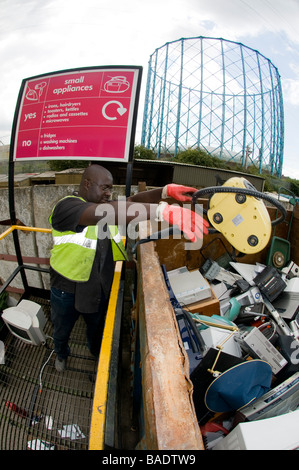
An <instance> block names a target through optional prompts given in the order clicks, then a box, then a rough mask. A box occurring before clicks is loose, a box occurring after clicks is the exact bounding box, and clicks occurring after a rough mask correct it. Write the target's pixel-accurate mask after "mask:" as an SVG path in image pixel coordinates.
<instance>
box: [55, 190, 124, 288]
mask: <svg viewBox="0 0 299 470" xmlns="http://www.w3.org/2000/svg"><path fill="white" fill-rule="evenodd" d="M66 197H77V196H66ZM79 199H81V200H83V201H84V199H82V198H79ZM84 202H85V201H84ZM54 209H55V207H54ZM54 209H53V211H52V214H53V212H54ZM52 214H51V215H50V217H49V221H50V223H51V222H52ZM109 231H110V234H111V245H112V253H113V259H114V261H118V260H128V256H127V253H126V250H125V246H124V244H123V242H122V239H121V237H120V235H119V233H118V229H117V227H116V226H109ZM97 234H98V227H97V226H88V227H85V229H84V230H83V231H82V232H78V233H77V232H72V231H65V232H59V231H57V230H55V229H53V228H52V235H53V242H54V246H53V248H52V250H51V257H50V265H51V267H52V268H53V269H54V270H55V271H57V272H58V273H59V274H61V275H62V276H64V277H66V278H67V279H70V280H72V281H75V282H86V281H88V279H89V277H90V273H91V269H92V265H93V262H94V258H95V253H96V246H97Z"/></svg>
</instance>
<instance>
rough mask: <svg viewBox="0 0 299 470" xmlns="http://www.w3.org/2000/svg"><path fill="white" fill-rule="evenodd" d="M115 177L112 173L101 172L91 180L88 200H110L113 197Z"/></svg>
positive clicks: (97, 202) (97, 201)
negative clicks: (113, 177)
mask: <svg viewBox="0 0 299 470" xmlns="http://www.w3.org/2000/svg"><path fill="white" fill-rule="evenodd" d="M112 188H113V179H112V176H111V175H110V173H108V172H107V173H106V172H105V173H101V174H100V175H98V176H94V177H93V178H92V179H91V180H89V187H88V197H87V200H88V202H94V203H96V204H100V203H104V202H108V201H109V200H110V198H111V192H112Z"/></svg>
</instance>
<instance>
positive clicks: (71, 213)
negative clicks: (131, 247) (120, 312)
mask: <svg viewBox="0 0 299 470" xmlns="http://www.w3.org/2000/svg"><path fill="white" fill-rule="evenodd" d="M90 204H91V203H89V202H84V201H82V200H81V199H79V198H74V197H70V198H65V199H63V200H61V201H59V202H58V204H57V205H56V207H55V209H54V212H53V216H52V226H53V228H54V229H55V230H58V231H60V232H64V231H67V230H71V231H72V232H80V231H82V230H83V229H84V228H85V227H84V226H82V225H79V220H80V217H81V214H82V212H83V211H84V210H85V209H86V207H87V205H90ZM100 238H101V237H99V238H98V242H97V248H96V255H95V259H94V263H93V266H92V271H91V274H90V278H89V280H88V281H87V282H74V281H70V280H69V279H67V278H65V277H64V276H61V275H60V274H59V273H58V272H57V271H54V269H53V268H50V276H51V287H55V288H57V289H60V290H62V291H65V292H69V293H72V294H75V307H76V309H77V310H78V311H79V312H81V313H94V312H97V310H98V306H99V303H100V300H101V296H102V295H104V296H105V298H106V299H108V298H109V294H110V289H111V284H112V279H113V273H114V262H113V255H112V248H111V240H110V239H109V238H108V237H105V238H104V239H103V240H101V239H100Z"/></svg>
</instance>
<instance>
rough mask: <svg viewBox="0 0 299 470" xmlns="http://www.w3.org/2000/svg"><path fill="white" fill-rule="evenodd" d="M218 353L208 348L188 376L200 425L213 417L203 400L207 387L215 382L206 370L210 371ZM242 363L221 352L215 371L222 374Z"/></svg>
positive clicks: (234, 357) (239, 359)
mask: <svg viewBox="0 0 299 470" xmlns="http://www.w3.org/2000/svg"><path fill="white" fill-rule="evenodd" d="M218 352H219V351H218V350H217V349H214V348H210V349H209V350H208V352H207V353H206V354H205V356H204V357H203V359H202V361H201V362H200V364H199V365H198V366H197V367H196V369H194V371H193V372H192V373H191V375H190V379H191V381H192V383H193V387H194V388H193V402H194V407H195V412H196V416H197V420H198V423H199V424H200V425H203V424H205V423H206V422H207V421H208V420H209V419H210V418H211V417H212V416H213V415H214V413H213V412H211V411H210V410H209V409H208V408H207V407H206V405H205V401H204V398H205V394H206V391H207V389H208V387H209V386H210V384H211V383H212V382H213V380H215V377H213V375H212V374H211V373H210V372H208V369H211V367H212V366H213V364H214V362H215V359H216V356H217V354H218ZM242 362H244V360H243V359H241V358H239V357H236V356H232V355H231V354H227V353H225V352H223V351H222V352H221V354H220V355H219V358H218V360H217V364H216V370H217V371H219V372H224V371H226V370H228V369H229V368H231V367H233V366H236V365H238V364H241V363H242Z"/></svg>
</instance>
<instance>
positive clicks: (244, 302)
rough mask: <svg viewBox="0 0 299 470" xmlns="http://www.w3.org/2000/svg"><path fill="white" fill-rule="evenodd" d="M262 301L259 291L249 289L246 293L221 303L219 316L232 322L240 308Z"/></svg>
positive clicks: (253, 288)
mask: <svg viewBox="0 0 299 470" xmlns="http://www.w3.org/2000/svg"><path fill="white" fill-rule="evenodd" d="M262 300H263V299H262V296H261V293H260V290H259V289H258V288H257V287H251V288H250V289H249V290H248V291H246V292H243V293H242V294H240V295H238V296H236V297H232V298H230V299H228V300H226V301H224V302H221V303H220V311H221V315H222V316H225V317H226V318H228V319H229V320H231V321H234V320H235V319H236V318H237V316H238V314H239V312H240V309H241V307H242V306H248V305H253V304H256V303H257V304H258V303H260V302H262Z"/></svg>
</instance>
